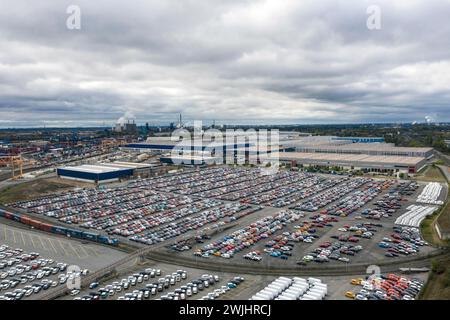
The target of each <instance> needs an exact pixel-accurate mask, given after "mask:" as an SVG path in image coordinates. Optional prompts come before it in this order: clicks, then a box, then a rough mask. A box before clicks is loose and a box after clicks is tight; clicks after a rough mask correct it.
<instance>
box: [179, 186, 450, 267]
mask: <svg viewBox="0 0 450 320" xmlns="http://www.w3.org/2000/svg"><path fill="white" fill-rule="evenodd" d="M418 184H419V188H418V189H417V190H416V191H415V192H414V193H413V194H412V195H410V196H404V198H406V199H407V201H404V202H402V207H401V209H399V210H397V212H395V213H394V214H393V216H392V217H389V218H382V219H381V220H379V221H375V220H369V219H365V218H363V219H357V218H356V217H357V216H359V214H358V212H361V210H363V209H365V208H374V205H373V203H375V202H376V201H377V200H379V199H380V198H381V197H382V196H383V195H384V194H386V193H387V190H384V191H383V192H381V193H380V194H379V195H378V196H377V197H375V198H374V199H373V200H372V201H370V202H369V203H367V204H366V205H365V206H364V207H363V208H361V209H359V210H358V211H357V212H355V213H353V214H351V215H349V216H347V217H338V220H339V222H333V223H332V224H333V227H325V228H321V229H317V232H316V235H318V236H319V239H316V240H315V241H314V242H313V243H310V244H309V243H303V242H299V243H295V247H294V250H293V251H292V257H291V258H289V259H288V260H281V259H279V258H275V257H271V256H269V255H268V254H265V253H264V252H263V250H264V248H265V246H264V245H265V242H266V241H267V240H269V239H267V240H266V241H264V240H263V241H260V242H258V243H256V244H255V245H253V246H251V247H250V248H247V249H245V250H243V251H241V252H239V253H238V254H236V255H235V256H234V257H233V258H232V259H224V258H220V257H214V256H210V257H208V258H202V257H195V259H207V260H208V259H212V260H218V261H220V262H222V263H233V264H247V265H255V264H258V265H264V266H267V267H270V266H273V265H277V266H292V265H295V262H296V261H298V259H299V258H301V257H303V256H304V255H305V254H306V253H308V252H310V251H312V250H313V249H315V248H317V247H319V245H320V244H321V243H323V242H325V241H330V242H335V241H337V240H335V239H332V238H331V236H333V235H343V234H347V235H348V234H349V233H342V232H340V231H338V229H339V228H340V227H342V226H344V225H356V224H361V223H365V222H372V223H380V224H382V225H383V227H382V228H376V229H377V230H378V232H376V233H375V234H374V236H373V237H372V238H371V239H364V238H361V239H360V241H359V242H358V243H356V244H355V245H362V246H363V248H364V249H363V250H362V251H361V252H359V253H357V254H356V255H355V256H352V257H349V258H350V264H351V263H372V262H373V263H376V262H379V261H381V260H386V259H392V258H386V257H385V256H384V254H385V253H386V250H385V249H382V248H379V247H378V245H377V244H378V242H380V241H381V240H382V239H383V237H389V236H390V235H391V233H392V227H393V226H394V221H395V219H396V218H397V217H398V216H400V215H401V214H403V213H405V212H406V211H407V209H406V208H407V207H408V206H409V205H411V204H414V203H416V202H415V200H416V198H417V195H419V194H420V193H421V192H422V190H423V188H424V187H425V185H426V184H427V183H424V182H418ZM360 189H361V188H360ZM446 196H447V188H446V187H445V188H444V191H443V192H441V195H440V197H439V198H440V199H441V198H442V199H445V198H446ZM287 208H288V207H283V208H271V207H266V208H264V209H263V210H260V211H257V212H255V213H253V214H251V215H249V216H247V217H245V218H244V219H242V220H241V221H240V222H239V224H238V225H236V226H234V227H233V228H231V229H228V230H226V231H225V232H222V233H219V234H216V235H214V236H213V237H212V239H211V240H205V243H203V244H196V245H195V246H194V247H193V249H192V250H189V251H185V252H181V253H177V254H180V255H181V256H184V257H190V258H192V257H193V255H192V252H193V251H194V250H195V249H197V248H201V247H203V246H204V245H205V244H209V243H211V242H214V241H216V240H219V239H222V238H223V237H224V235H225V234H231V233H233V232H234V231H236V230H238V229H241V228H242V227H244V226H246V225H248V224H250V223H252V222H254V221H256V220H258V219H260V218H262V217H264V216H267V215H269V214H274V213H277V212H279V211H281V210H286V209H287ZM304 214H305V217H304V218H301V219H300V220H299V221H298V222H300V221H307V220H309V217H311V216H313V215H317V212H304ZM296 224H297V223H293V224H291V225H290V226H288V227H287V228H285V229H283V230H280V231H278V232H277V233H276V234H275V235H279V234H281V233H283V232H284V231H293V228H292V227H293V226H294V225H296ZM270 238H273V236H271V237H270ZM255 250H257V251H261V252H262V260H261V261H259V262H255V261H249V260H245V259H243V258H242V256H243V255H245V254H246V253H248V252H251V251H255ZM433 250H434V248H433V247H430V246H425V247H421V250H420V253H419V254H423V255H426V254H428V253H429V252H430V251H433ZM393 259H398V258H393ZM342 264H343V263H342V262H340V261H333V260H332V261H330V262H328V263H326V264H325V265H324V266H326V265H342ZM312 265H317V263H315V262H312ZM302 268H304V267H302Z"/></svg>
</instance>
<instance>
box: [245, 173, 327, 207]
mask: <svg viewBox="0 0 450 320" xmlns="http://www.w3.org/2000/svg"><path fill="white" fill-rule="evenodd" d="M308 175H309V174H308ZM319 183H320V178H319V177H317V176H311V175H310V176H306V174H303V175H302V176H300V174H299V177H295V176H294V177H290V178H289V179H282V180H279V181H276V182H274V183H272V184H266V185H265V186H264V189H263V188H261V189H260V190H258V191H262V192H257V193H256V194H254V195H253V196H251V197H246V198H244V199H242V200H241V201H242V202H245V203H251V204H255V205H260V204H263V203H270V202H272V201H280V202H279V205H280V206H282V205H281V204H282V203H287V201H286V200H284V201H283V200H281V199H283V197H287V196H289V195H292V194H293V193H296V192H299V191H300V190H303V189H308V188H311V187H312V186H314V185H316V184H319ZM306 193H307V192H306Z"/></svg>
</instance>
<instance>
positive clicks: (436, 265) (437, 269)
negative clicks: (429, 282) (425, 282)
mask: <svg viewBox="0 0 450 320" xmlns="http://www.w3.org/2000/svg"><path fill="white" fill-rule="evenodd" d="M431 271H433V272H434V273H437V274H442V273H444V272H445V271H446V268H445V265H443V264H442V263H440V262H438V261H436V260H433V261H432V262H431Z"/></svg>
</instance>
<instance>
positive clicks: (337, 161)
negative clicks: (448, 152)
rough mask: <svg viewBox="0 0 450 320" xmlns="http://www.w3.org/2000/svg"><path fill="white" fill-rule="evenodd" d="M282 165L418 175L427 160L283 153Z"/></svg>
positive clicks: (418, 158)
mask: <svg viewBox="0 0 450 320" xmlns="http://www.w3.org/2000/svg"><path fill="white" fill-rule="evenodd" d="M279 159H280V163H289V164H291V165H292V166H294V167H295V166H298V165H303V166H311V165H319V166H329V167H330V166H337V167H342V168H343V169H349V170H364V171H369V172H394V173H396V172H402V173H411V174H414V173H417V172H418V171H419V170H420V169H422V168H423V167H425V166H426V164H427V159H426V158H423V157H403V156H377V155H366V154H332V153H306V152H281V153H280V154H279Z"/></svg>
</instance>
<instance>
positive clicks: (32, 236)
mask: <svg viewBox="0 0 450 320" xmlns="http://www.w3.org/2000/svg"><path fill="white" fill-rule="evenodd" d="M34 237H36V235H34V234H30V240H31V243H32V244H33V248H35V249H36V248H37V245H36V243H35V242H34V240H33V238H34Z"/></svg>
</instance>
